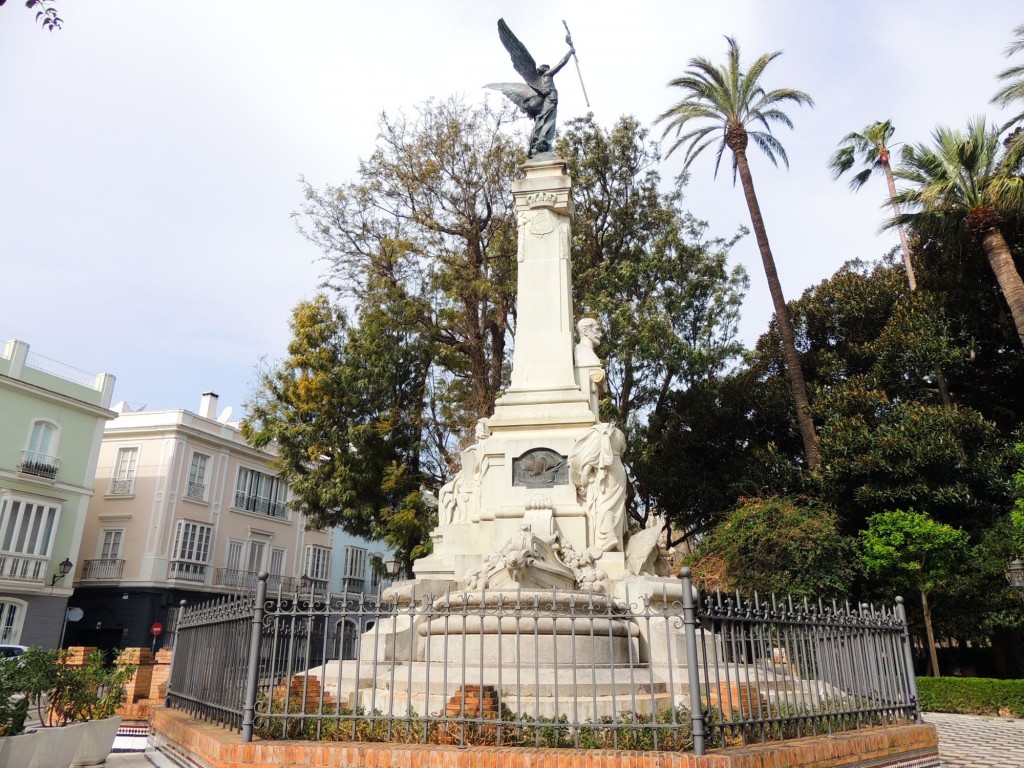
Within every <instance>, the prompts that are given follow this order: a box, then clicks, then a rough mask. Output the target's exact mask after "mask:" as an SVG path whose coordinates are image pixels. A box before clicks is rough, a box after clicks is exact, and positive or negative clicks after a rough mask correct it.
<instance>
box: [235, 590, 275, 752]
mask: <svg viewBox="0 0 1024 768" xmlns="http://www.w3.org/2000/svg"><path fill="white" fill-rule="evenodd" d="M269 577H270V574H269V573H267V572H266V571H263V572H262V573H260V575H259V576H257V577H256V579H257V583H256V605H255V606H253V612H252V631H251V633H250V635H249V666H248V667H247V669H246V672H247V673H248V677H247V679H246V681H245V704H244V705H243V707H242V742H243V743H245V744H248V743H249V742H251V741H252V726H253V721H254V720H255V715H256V688H257V685H258V684H259V678H260V639H261V637H260V635H261V633H262V630H263V606H264V605H265V604H266V602H267V579H268V578H269Z"/></svg>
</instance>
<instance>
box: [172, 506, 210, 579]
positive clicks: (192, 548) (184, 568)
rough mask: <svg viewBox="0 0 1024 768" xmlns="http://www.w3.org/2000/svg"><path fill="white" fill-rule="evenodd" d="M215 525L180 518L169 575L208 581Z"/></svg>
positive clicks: (176, 577) (173, 577)
mask: <svg viewBox="0 0 1024 768" xmlns="http://www.w3.org/2000/svg"><path fill="white" fill-rule="evenodd" d="M212 535H213V527H212V526H209V525H204V524H202V523H193V522H190V521H188V520H179V521H178V528H177V531H176V532H175V534H174V551H173V552H172V553H171V558H172V560H171V565H170V569H169V571H168V577H169V578H172V579H182V580H183V581H198V582H204V581H206V561H207V559H209V555H210V538H211V536H212Z"/></svg>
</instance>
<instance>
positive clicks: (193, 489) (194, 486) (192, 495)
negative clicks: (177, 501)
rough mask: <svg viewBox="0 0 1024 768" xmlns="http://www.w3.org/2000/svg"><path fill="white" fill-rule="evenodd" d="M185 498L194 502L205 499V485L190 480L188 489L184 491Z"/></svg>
mask: <svg viewBox="0 0 1024 768" xmlns="http://www.w3.org/2000/svg"><path fill="white" fill-rule="evenodd" d="M185 498H186V499H193V500H194V501H203V500H204V499H206V483H193V482H192V481H191V480H190V481H189V484H188V489H187V490H186V491H185Z"/></svg>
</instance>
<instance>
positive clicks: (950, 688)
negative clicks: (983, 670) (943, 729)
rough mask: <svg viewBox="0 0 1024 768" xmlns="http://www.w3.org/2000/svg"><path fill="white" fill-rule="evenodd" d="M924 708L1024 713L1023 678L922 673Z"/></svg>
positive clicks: (919, 683) (919, 681) (919, 682)
mask: <svg viewBox="0 0 1024 768" xmlns="http://www.w3.org/2000/svg"><path fill="white" fill-rule="evenodd" d="M917 690H918V693H919V694H920V696H921V709H922V710H924V711H925V712H954V713H957V714H964V715H1012V716H1014V717H1024V680H992V679H989V678H985V677H919V678H918V679H917Z"/></svg>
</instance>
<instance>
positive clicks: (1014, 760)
mask: <svg viewBox="0 0 1024 768" xmlns="http://www.w3.org/2000/svg"><path fill="white" fill-rule="evenodd" d="M924 721H925V722H926V723H933V724H934V725H935V729H936V731H938V734H939V758H940V759H941V760H942V766H943V768H1024V720H1021V719H1015V718H1006V717H985V716H982V715H948V714H945V713H942V712H925V714H924Z"/></svg>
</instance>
